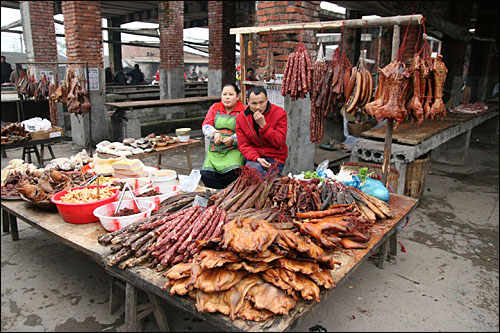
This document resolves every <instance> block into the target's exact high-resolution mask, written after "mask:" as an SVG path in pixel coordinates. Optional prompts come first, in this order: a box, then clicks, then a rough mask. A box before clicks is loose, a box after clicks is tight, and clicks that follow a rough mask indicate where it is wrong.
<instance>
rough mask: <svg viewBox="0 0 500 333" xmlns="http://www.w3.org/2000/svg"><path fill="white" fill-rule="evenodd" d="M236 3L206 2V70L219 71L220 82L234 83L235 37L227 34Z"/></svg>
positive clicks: (231, 25) (232, 24) (231, 23)
mask: <svg viewBox="0 0 500 333" xmlns="http://www.w3.org/2000/svg"><path fill="white" fill-rule="evenodd" d="M235 13H236V2H234V1H209V2H208V30H209V36H210V37H209V45H208V53H209V58H208V69H209V70H211V69H216V70H217V69H221V70H222V82H223V84H224V83H226V82H233V81H234V75H235V74H234V68H235V62H236V56H235V48H236V37H235V35H230V34H229V29H230V28H231V27H233V26H234V22H235V19H234V18H235Z"/></svg>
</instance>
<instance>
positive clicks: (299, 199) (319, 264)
mask: <svg viewBox="0 0 500 333" xmlns="http://www.w3.org/2000/svg"><path fill="white" fill-rule="evenodd" d="M259 179H260V178H259ZM195 195H199V196H203V195H205V193H184V194H179V195H177V196H174V197H171V198H168V199H167V200H165V201H164V202H162V203H161V204H160V208H159V210H157V211H156V212H154V214H153V215H152V216H151V217H149V218H145V219H142V220H140V221H138V222H136V223H134V224H132V225H131V226H129V227H126V228H123V229H121V230H118V231H115V232H113V233H109V234H104V235H102V236H100V237H99V238H98V242H99V243H100V244H102V245H111V253H110V255H109V256H108V265H118V266H119V267H120V268H122V269H126V268H130V267H134V266H136V265H141V264H144V265H148V266H149V268H151V269H156V270H157V271H158V272H161V271H164V270H166V269H168V270H167V271H166V272H164V273H163V275H164V276H165V277H166V278H168V281H166V285H165V289H166V290H167V289H168V288H170V289H169V290H167V292H169V293H171V294H177V295H188V296H190V297H192V298H194V299H195V300H196V307H197V309H198V310H199V311H200V312H220V313H223V314H225V315H228V316H229V317H230V318H231V319H233V320H234V319H236V318H241V319H245V320H253V321H263V320H266V319H268V318H270V317H272V316H274V315H286V314H288V313H289V312H290V311H291V310H292V309H293V308H294V307H295V306H296V304H297V302H298V301H301V300H305V301H311V300H312V301H318V302H319V299H320V291H321V288H325V289H329V288H333V287H334V286H335V284H334V275H332V274H334V273H335V271H334V269H335V267H336V266H338V265H339V264H340V263H339V262H337V261H336V260H335V259H334V255H335V253H336V252H337V251H340V252H343V251H347V250H346V249H348V251H356V249H366V248H367V247H368V245H367V243H368V242H369V241H370V239H371V237H372V228H373V227H374V226H375V224H376V223H377V222H378V221H381V220H384V219H386V218H390V217H393V213H392V211H391V209H390V207H389V206H388V205H387V204H386V203H385V202H383V201H380V200H378V199H376V198H373V197H370V196H368V195H366V194H364V193H363V192H361V191H359V190H357V189H354V188H350V187H346V186H343V185H342V184H341V183H338V182H336V181H334V180H328V181H326V182H324V183H323V185H322V186H319V182H318V181H317V179H316V180H311V181H306V180H295V179H293V178H288V177H283V178H277V177H275V176H270V177H268V178H265V179H260V180H256V179H254V177H253V174H252V173H251V171H249V170H246V168H245V167H244V168H243V171H242V174H241V175H240V177H239V178H238V179H237V180H236V181H235V182H233V183H232V184H231V185H229V186H228V187H227V188H226V189H225V190H222V191H219V192H217V193H215V194H213V195H212V196H210V197H209V200H208V206H207V207H205V208H203V207H199V206H194V207H193V202H194V197H195Z"/></svg>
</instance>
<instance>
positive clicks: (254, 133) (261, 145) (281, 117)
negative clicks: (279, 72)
mask: <svg viewBox="0 0 500 333" xmlns="http://www.w3.org/2000/svg"><path fill="white" fill-rule="evenodd" d="M286 131H287V117H286V111H285V110H283V109H282V108H281V107H279V106H277V105H274V104H271V103H270V102H269V101H268V99H267V91H266V89H264V88H262V87H258V86H256V87H253V88H252V89H250V91H249V97H248V107H247V108H246V109H245V111H244V112H240V113H239V114H238V116H237V117H236V137H237V138H238V149H239V150H240V152H241V154H242V155H243V156H244V157H245V159H246V163H245V165H248V166H250V167H252V168H255V169H257V170H258V171H259V172H260V174H261V175H262V176H263V175H266V174H267V173H268V171H269V170H270V167H271V165H273V164H275V163H276V164H277V166H278V170H279V174H278V175H280V174H281V172H282V171H283V167H284V166H285V160H286V158H287V157H288V147H287V145H286Z"/></svg>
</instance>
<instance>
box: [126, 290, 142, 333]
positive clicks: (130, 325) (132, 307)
mask: <svg viewBox="0 0 500 333" xmlns="http://www.w3.org/2000/svg"><path fill="white" fill-rule="evenodd" d="M125 327H126V330H127V331H128V332H138V331H140V327H139V322H138V320H137V290H136V289H135V287H134V286H133V285H132V284H131V283H128V282H127V283H126V286H125Z"/></svg>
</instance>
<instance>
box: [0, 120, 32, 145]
mask: <svg viewBox="0 0 500 333" xmlns="http://www.w3.org/2000/svg"><path fill="white" fill-rule="evenodd" d="M1 134H2V144H7V143H13V142H17V141H25V140H29V138H30V134H29V132H28V131H26V129H25V128H24V125H23V124H21V123H5V124H3V125H2V129H1Z"/></svg>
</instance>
